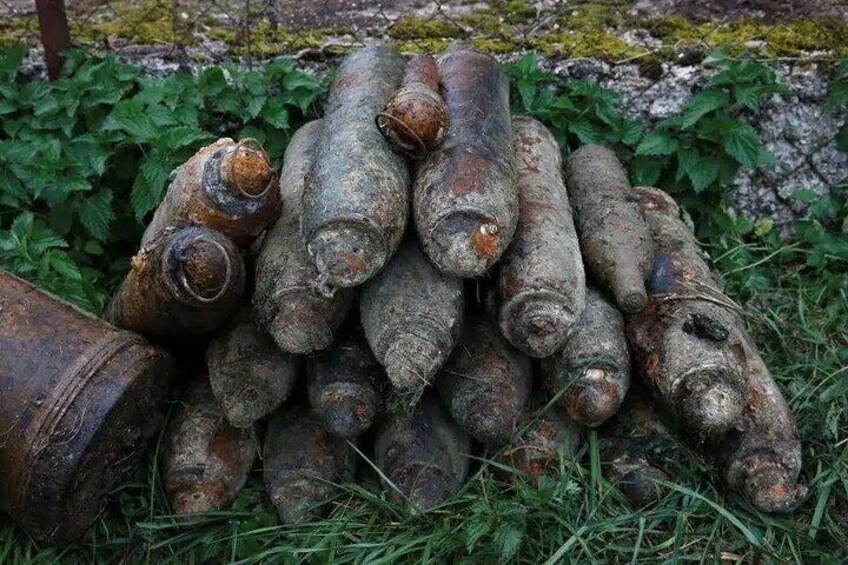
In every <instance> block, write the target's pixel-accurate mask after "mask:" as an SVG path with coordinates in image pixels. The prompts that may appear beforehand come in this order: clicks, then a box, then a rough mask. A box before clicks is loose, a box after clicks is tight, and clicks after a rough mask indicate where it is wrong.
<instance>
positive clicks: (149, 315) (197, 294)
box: [105, 227, 244, 336]
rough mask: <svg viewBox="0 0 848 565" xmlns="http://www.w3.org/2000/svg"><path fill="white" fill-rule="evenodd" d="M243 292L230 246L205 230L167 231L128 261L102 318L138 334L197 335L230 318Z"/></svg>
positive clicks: (241, 266) (235, 255)
mask: <svg viewBox="0 0 848 565" xmlns="http://www.w3.org/2000/svg"><path fill="white" fill-rule="evenodd" d="M243 289H244V262H243V261H242V258H241V255H240V254H239V252H238V249H236V247H235V245H233V243H232V241H230V240H229V239H227V238H226V237H224V236H223V235H221V234H220V233H218V232H216V231H213V230H210V229H208V228H203V227H185V228H168V229H166V230H165V231H163V232H162V233H160V234H159V235H158V236H157V237H156V238H154V239H153V240H151V241H150V242H149V243H147V245H145V246H144V247H142V248H141V250H140V251H139V252H138V254H137V255H136V256H135V257H133V259H132V267H131V268H130V272H129V273H128V274H127V276H126V278H124V281H123V282H122V283H121V286H120V287H119V288H118V291H117V292H116V293H115V295H114V296H113V297H112V301H111V302H110V303H109V306H108V308H107V309H106V314H105V318H106V319H107V320H108V321H109V322H111V323H113V324H115V325H116V326H118V327H121V328H125V329H128V330H132V331H137V332H140V333H148V334H152V335H161V336H196V335H202V334H205V333H207V332H209V331H211V330H213V329H215V328H216V327H218V326H220V325H221V324H222V323H224V322H225V321H226V320H227V319H229V318H230V316H232V314H233V312H234V311H235V310H236V308H237V307H238V303H239V299H240V298H241V293H242V291H243Z"/></svg>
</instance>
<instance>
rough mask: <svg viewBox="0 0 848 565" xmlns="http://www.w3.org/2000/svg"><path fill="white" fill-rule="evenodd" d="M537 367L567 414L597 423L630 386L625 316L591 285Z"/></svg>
mask: <svg viewBox="0 0 848 565" xmlns="http://www.w3.org/2000/svg"><path fill="white" fill-rule="evenodd" d="M542 368H543V383H544V386H545V388H546V389H547V390H548V392H549V393H550V394H551V395H557V394H560V393H562V396H560V403H561V405H562V406H563V408H565V410H566V411H567V412H568V415H569V417H571V419H573V420H574V421H575V422H578V423H580V424H583V425H584V426H591V427H594V426H597V425H599V424H601V423H602V422H604V421H605V420H606V419H607V418H609V417H610V416H612V415H613V414H615V413H616V412H617V411H618V408H619V406H621V403H622V402H623V401H624V396H625V395H626V394H627V389H628V388H629V387H630V352H629V351H628V350H627V339H626V337H625V333H624V318H623V317H622V315H621V314H620V313H619V311H618V310H616V308H615V306H613V305H612V304H611V303H609V302H608V301H607V300H606V298H604V296H603V295H602V294H601V293H600V292H598V291H597V290H595V289H593V288H590V289H589V290H588V292H587V293H586V307H585V308H584V310H583V314H582V316H581V317H580V321H579V322H578V323H577V325H576V326H575V327H574V329H573V331H572V333H571V335H570V336H569V338H568V341H566V342H565V345H564V346H563V348H562V349H561V350H560V351H558V352H557V353H556V354H554V356H553V357H550V358H548V359H545V360H544V361H543V362H542ZM563 391H564V392H563Z"/></svg>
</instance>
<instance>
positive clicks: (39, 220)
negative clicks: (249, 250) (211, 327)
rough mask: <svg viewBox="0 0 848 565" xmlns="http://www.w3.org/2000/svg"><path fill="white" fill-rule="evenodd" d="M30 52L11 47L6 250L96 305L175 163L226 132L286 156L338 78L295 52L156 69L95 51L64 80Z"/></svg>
mask: <svg viewBox="0 0 848 565" xmlns="http://www.w3.org/2000/svg"><path fill="white" fill-rule="evenodd" d="M24 57H25V50H24V48H23V47H18V48H12V49H9V50H7V51H5V52H0V122H1V124H0V262H2V264H3V265H4V266H5V267H7V268H10V269H12V270H13V271H15V272H17V273H19V274H21V275H23V276H27V277H29V278H30V279H32V280H33V281H34V282H36V283H37V284H40V285H42V286H44V287H45V288H47V289H48V290H51V291H53V292H54V293H56V294H59V295H60V296H63V297H65V298H67V299H69V300H71V301H72V302H74V303H76V304H78V305H80V306H82V307H83V308H86V309H89V310H92V311H99V310H100V309H101V308H102V306H103V302H104V300H105V291H107V290H109V289H110V288H112V287H113V286H114V284H115V283H116V282H117V280H119V278H120V276H121V275H122V274H123V272H124V271H125V270H126V268H127V265H128V258H129V257H131V256H132V255H133V253H134V252H135V251H136V246H137V242H138V240H139V236H140V234H141V230H142V226H143V222H144V220H145V219H146V218H147V217H148V216H149V214H150V212H151V211H152V210H153V209H154V208H155V207H156V205H157V204H158V203H159V201H160V200H161V198H162V195H163V192H164V189H165V186H166V184H167V181H168V178H169V175H170V173H171V171H172V170H173V169H174V168H175V167H177V166H179V165H180V164H181V163H183V162H184V161H185V160H186V159H188V157H190V156H191V155H192V154H193V153H194V152H195V151H196V150H197V149H199V148H200V147H201V146H203V145H205V144H207V143H209V142H210V141H212V140H213V139H214V138H217V137H224V136H229V137H234V138H245V137H252V138H255V139H257V140H258V141H260V142H261V143H263V144H265V146H266V148H267V150H268V152H269V154H270V155H272V156H274V157H276V158H277V159H279V158H280V157H281V156H282V152H283V149H284V147H285V145H286V144H287V143H288V139H289V136H290V134H291V132H292V131H293V129H294V128H296V127H297V126H298V125H299V124H300V123H301V122H303V121H304V120H305V119H307V118H309V117H310V116H312V115H317V114H318V111H319V101H320V98H321V96H322V95H323V93H324V92H325V90H326V86H327V85H326V83H325V82H324V81H323V80H322V79H320V78H318V77H315V76H313V75H311V74H307V73H303V72H300V71H298V70H295V68H294V65H293V63H292V62H291V61H289V60H278V61H273V62H271V63H268V64H267V65H265V66H263V67H261V68H260V69H259V70H257V71H255V72H247V71H242V70H239V69H237V68H234V67H212V68H209V69H206V70H204V71H203V72H201V73H200V74H199V75H198V76H193V75H191V74H189V73H174V74H172V75H170V76H168V77H166V78H155V77H145V76H144V75H143V74H142V72H141V70H140V69H139V68H137V67H134V66H131V65H128V64H125V63H122V62H120V61H119V60H118V59H117V57H115V56H111V55H109V56H92V55H90V54H86V53H84V52H71V53H70V54H69V56H68V58H67V60H66V64H65V68H64V71H63V74H62V77H61V78H60V79H59V80H56V81H55V82H46V81H44V80H25V79H24V77H22V76H20V68H21V65H22V62H23V60H24Z"/></svg>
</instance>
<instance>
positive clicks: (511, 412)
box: [436, 317, 533, 447]
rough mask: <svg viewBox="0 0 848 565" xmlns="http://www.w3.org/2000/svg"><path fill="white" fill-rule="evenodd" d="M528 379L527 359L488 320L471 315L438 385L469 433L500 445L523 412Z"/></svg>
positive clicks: (447, 404)
mask: <svg viewBox="0 0 848 565" xmlns="http://www.w3.org/2000/svg"><path fill="white" fill-rule="evenodd" d="M532 377H533V368H532V366H531V363H530V359H528V358H527V357H525V356H524V355H522V354H521V353H520V352H519V351H518V350H516V349H514V348H513V347H512V346H511V345H510V344H509V343H508V342H507V341H506V340H505V339H504V338H503V336H501V334H500V332H498V330H497V328H496V327H495V326H494V325H493V324H491V323H490V322H489V321H488V320H486V319H484V318H481V317H469V318H468V319H467V320H466V322H465V326H464V327H463V329H462V334H461V335H460V337H459V343H458V344H457V347H456V350H454V352H453V355H451V357H450V359H448V362H447V364H446V365H445V367H444V368H443V369H442V370H441V372H440V373H439V375H438V377H437V378H436V386H437V388H438V390H439V394H440V395H441V396H442V399H443V400H444V402H445V406H447V408H448V411H449V412H450V413H451V415H452V416H453V418H454V420H456V421H457V422H458V423H459V424H460V425H461V426H462V427H463V428H464V429H465V431H467V432H468V434H469V435H471V437H473V438H474V439H476V440H477V441H480V442H482V443H484V444H486V445H488V446H491V447H499V446H502V445H504V444H506V442H507V441H509V439H510V437H512V434H513V433H514V432H515V430H516V426H517V425H518V423H519V421H520V420H521V418H522V417H523V416H524V413H525V412H526V409H527V402H528V400H529V399H530V387H531V384H532Z"/></svg>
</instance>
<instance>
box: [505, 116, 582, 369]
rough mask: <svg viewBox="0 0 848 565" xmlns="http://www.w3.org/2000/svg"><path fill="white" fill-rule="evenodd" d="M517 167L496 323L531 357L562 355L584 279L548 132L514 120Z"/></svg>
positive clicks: (535, 123) (558, 161)
mask: <svg viewBox="0 0 848 565" xmlns="http://www.w3.org/2000/svg"><path fill="white" fill-rule="evenodd" d="M513 129H514V130H515V153H516V161H517V163H518V197H519V201H520V214H519V218H518V228H517V229H516V231H515V236H514V237H513V239H512V243H510V245H509V247H508V248H507V250H506V253H504V256H503V258H502V260H501V263H500V266H499V271H500V272H499V274H498V304H499V307H498V322H499V324H500V328H501V331H502V332H503V334H504V336H505V337H506V338H507V339H508V340H509V341H510V343H512V344H513V345H514V346H515V347H517V348H518V349H520V350H521V351H523V352H524V353H526V354H527V355H530V356H532V357H548V356H549V355H553V353H554V352H555V351H557V350H558V349H560V348H561V347H562V345H563V344H564V343H565V340H566V339H567V338H568V334H569V332H570V331H571V329H572V326H574V324H575V323H576V322H577V320H578V319H579V318H580V313H581V312H582V311H583V306H584V304H585V301H586V275H585V273H584V271H583V259H582V258H581V256H580V244H579V243H578V241H577V232H576V231H575V229H574V221H573V220H572V218H571V206H570V205H569V203H568V195H567V193H566V191H565V185H564V184H563V181H562V174H561V173H560V170H561V167H562V157H561V156H560V150H559V146H558V145H557V142H556V140H555V139H554V137H553V135H551V132H549V131H548V129H547V128H546V127H545V126H543V125H542V124H541V123H539V122H538V121H536V120H534V119H533V118H529V117H516V118H514V119H513Z"/></svg>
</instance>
